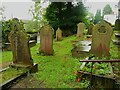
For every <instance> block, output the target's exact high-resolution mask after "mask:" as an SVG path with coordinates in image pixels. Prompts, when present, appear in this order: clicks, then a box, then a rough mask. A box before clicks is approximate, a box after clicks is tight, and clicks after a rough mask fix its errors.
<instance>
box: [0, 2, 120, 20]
mask: <svg viewBox="0 0 120 90" xmlns="http://www.w3.org/2000/svg"><path fill="white" fill-rule="evenodd" d="M118 1H119V0H86V3H85V5H86V6H88V7H90V9H89V10H90V11H91V12H92V13H94V14H95V13H96V10H97V9H103V8H104V6H105V5H106V4H110V5H111V7H112V8H113V10H114V11H117V9H115V5H117V3H118ZM33 4H34V2H32V0H0V6H4V7H5V12H4V16H5V17H6V19H7V20H8V19H10V18H12V17H17V18H19V19H24V20H30V19H32V15H31V14H30V13H28V10H29V9H30V7H31V6H33ZM0 19H1V17H0Z"/></svg>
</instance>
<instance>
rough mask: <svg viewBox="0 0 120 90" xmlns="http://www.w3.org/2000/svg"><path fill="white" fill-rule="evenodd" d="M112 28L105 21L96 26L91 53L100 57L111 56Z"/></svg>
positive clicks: (93, 32)
mask: <svg viewBox="0 0 120 90" xmlns="http://www.w3.org/2000/svg"><path fill="white" fill-rule="evenodd" d="M111 36H112V27H111V26H110V25H109V24H108V23H106V22H105V21H101V22H100V23H98V24H97V25H95V26H94V28H93V31H92V45H91V52H92V53H93V54H95V55H96V56H98V57H102V56H109V55H110V54H109V50H110V40H111Z"/></svg>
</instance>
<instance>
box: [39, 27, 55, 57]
mask: <svg viewBox="0 0 120 90" xmlns="http://www.w3.org/2000/svg"><path fill="white" fill-rule="evenodd" d="M53 31H54V30H53V28H52V27H50V26H49V25H46V26H43V27H42V28H41V30H40V48H39V53H42V54H44V55H52V54H53Z"/></svg>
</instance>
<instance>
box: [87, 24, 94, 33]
mask: <svg viewBox="0 0 120 90" xmlns="http://www.w3.org/2000/svg"><path fill="white" fill-rule="evenodd" d="M93 27H94V25H93V24H90V25H89V26H88V32H87V34H88V35H92V29H93Z"/></svg>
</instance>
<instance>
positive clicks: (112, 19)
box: [104, 14, 117, 25]
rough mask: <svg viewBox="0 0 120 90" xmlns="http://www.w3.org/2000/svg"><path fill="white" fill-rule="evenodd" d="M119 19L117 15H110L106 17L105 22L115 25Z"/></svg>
mask: <svg viewBox="0 0 120 90" xmlns="http://www.w3.org/2000/svg"><path fill="white" fill-rule="evenodd" d="M116 19H117V15H116V14H109V15H104V20H106V21H108V22H109V23H111V24H112V25H114V24H115V20H116Z"/></svg>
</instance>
